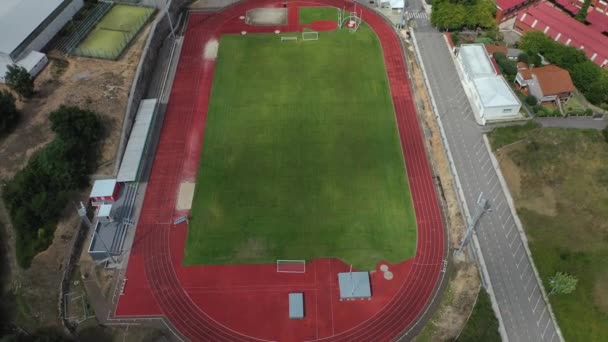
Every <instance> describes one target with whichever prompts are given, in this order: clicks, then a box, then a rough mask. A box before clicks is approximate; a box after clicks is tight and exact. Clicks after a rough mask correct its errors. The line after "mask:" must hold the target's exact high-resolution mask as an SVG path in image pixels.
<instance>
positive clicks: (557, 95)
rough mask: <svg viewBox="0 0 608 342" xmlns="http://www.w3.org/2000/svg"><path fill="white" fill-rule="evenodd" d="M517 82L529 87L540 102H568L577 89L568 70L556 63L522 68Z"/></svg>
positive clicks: (520, 85)
mask: <svg viewBox="0 0 608 342" xmlns="http://www.w3.org/2000/svg"><path fill="white" fill-rule="evenodd" d="M515 83H516V84H517V85H518V86H519V87H520V88H527V89H528V91H529V93H530V94H532V95H534V96H535V97H536V98H537V99H538V100H539V102H540V103H543V102H544V103H547V102H553V101H558V100H559V101H561V102H566V101H568V99H569V98H570V96H571V95H572V93H573V92H574V91H575V90H576V88H575V87H574V83H573V82H572V78H570V74H569V73H568V71H566V70H564V69H562V68H560V67H558V66H555V65H547V66H544V67H540V68H534V69H526V70H520V71H518V72H517V76H516V77H515Z"/></svg>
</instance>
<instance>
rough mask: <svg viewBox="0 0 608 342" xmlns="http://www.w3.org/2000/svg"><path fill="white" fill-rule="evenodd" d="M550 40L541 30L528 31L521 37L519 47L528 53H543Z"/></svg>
mask: <svg viewBox="0 0 608 342" xmlns="http://www.w3.org/2000/svg"><path fill="white" fill-rule="evenodd" d="M552 42H553V41H552V40H551V38H549V36H547V35H545V34H544V33H543V32H542V31H529V32H527V33H526V34H524V35H523V37H521V40H520V41H519V47H520V48H521V49H522V50H524V51H526V53H528V54H529V55H532V54H538V53H540V54H543V53H544V52H545V51H546V49H547V46H549V45H550V44H551V43H552Z"/></svg>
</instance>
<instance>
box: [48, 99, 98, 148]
mask: <svg viewBox="0 0 608 342" xmlns="http://www.w3.org/2000/svg"><path fill="white" fill-rule="evenodd" d="M49 119H50V120H51V129H52V130H53V131H54V132H55V133H57V135H59V137H60V138H61V139H62V140H64V141H69V142H71V141H74V140H81V139H85V140H90V141H97V140H98V139H99V138H101V134H102V128H103V127H102V126H101V122H100V120H99V118H98V117H97V115H96V114H95V113H94V112H92V111H90V110H85V109H80V108H78V107H73V106H61V107H59V109H57V110H55V111H53V112H52V113H51V114H50V115H49Z"/></svg>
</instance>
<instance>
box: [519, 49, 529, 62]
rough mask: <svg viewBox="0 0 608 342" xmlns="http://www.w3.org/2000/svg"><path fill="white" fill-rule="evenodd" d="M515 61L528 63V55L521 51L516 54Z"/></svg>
mask: <svg viewBox="0 0 608 342" xmlns="http://www.w3.org/2000/svg"><path fill="white" fill-rule="evenodd" d="M517 61H518V62H522V63H526V64H530V57H529V56H528V54H526V53H525V52H522V53H520V54H519V55H518V56H517Z"/></svg>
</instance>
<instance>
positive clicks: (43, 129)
mask: <svg viewBox="0 0 608 342" xmlns="http://www.w3.org/2000/svg"><path fill="white" fill-rule="evenodd" d="M148 33H149V26H148V27H146V28H145V29H144V30H143V31H142V33H141V34H140V35H139V36H138V38H137V40H136V41H134V43H133V45H132V46H131V47H130V48H129V50H128V51H126V53H125V54H124V55H123V57H122V58H121V59H119V60H118V61H105V60H96V59H87V58H80V57H65V56H63V55H60V54H58V53H56V52H53V51H51V52H50V53H49V57H50V60H51V61H50V65H49V66H47V67H46V68H45V69H44V70H43V71H42V72H41V73H40V74H39V75H38V77H37V78H36V80H35V87H36V94H35V96H34V97H33V98H32V99H30V100H27V101H18V103H17V106H18V108H19V109H20V110H21V112H22V120H21V122H20V123H19V124H18V126H17V127H16V129H15V131H14V132H13V133H11V134H10V135H8V136H7V137H5V138H4V139H2V140H0V160H2V162H1V163H0V181H6V180H8V179H10V178H11V177H13V176H14V175H15V173H17V172H18V171H19V170H21V169H22V168H23V167H24V166H25V165H26V164H27V162H28V160H29V158H30V157H31V156H32V154H34V153H35V152H36V151H38V150H40V149H41V148H42V147H43V146H44V145H45V144H47V143H48V142H49V141H51V140H52V139H53V134H52V132H51V130H50V124H49V121H48V115H49V113H50V112H51V111H53V110H55V109H57V108H59V106H61V105H75V106H79V107H81V108H85V109H89V110H93V111H95V112H97V113H99V114H100V116H101V119H102V121H103V122H104V126H105V130H106V135H105V137H104V139H103V142H102V143H101V145H100V152H101V153H100V155H101V158H100V160H99V167H98V169H97V174H106V175H109V174H111V173H112V171H113V169H112V165H113V161H114V158H115V156H116V151H117V146H118V143H119V141H120V134H121V128H122V122H123V118H124V114H125V110H126V105H127V99H128V95H129V89H130V86H131V82H132V80H133V76H134V74H135V70H136V68H137V63H138V62H139V58H140V56H141V51H142V48H143V45H144V43H145V40H146V37H147V35H148ZM0 88H5V86H4V85H0ZM88 191H89V190H88V189H87V190H84V191H82V192H81V193H79V194H77V196H75V198H84V197H86V196H87V194H88ZM0 207H2V208H1V209H0V221H2V222H3V223H5V224H4V226H5V227H6V231H7V233H8V234H7V235H8V238H7V245H8V246H10V248H11V249H10V251H9V252H10V253H9V259H10V260H9V264H10V265H11V274H10V280H9V281H10V284H11V289H12V291H13V293H14V294H15V296H16V298H17V302H18V307H17V308H16V311H17V317H16V319H15V321H16V323H17V324H19V325H20V326H22V327H23V328H24V329H26V330H28V331H32V330H34V329H36V328H38V327H41V326H57V325H59V324H60V321H59V317H58V315H57V313H58V307H57V300H58V292H57V291H58V289H59V283H60V280H61V278H62V275H63V262H64V261H65V260H66V257H67V254H68V253H69V251H70V246H71V240H72V237H73V235H74V234H75V233H76V231H77V228H78V225H79V217H78V215H77V214H76V212H75V210H73V208H72V207H69V208H66V210H65V212H64V216H63V218H62V219H61V220H60V222H59V224H58V226H57V229H56V231H55V234H54V239H53V244H52V245H51V246H50V247H49V248H48V249H47V250H46V251H44V252H42V253H40V254H38V255H37V256H36V257H35V258H34V259H33V261H32V264H31V267H30V268H29V269H27V270H22V269H20V268H19V267H17V264H16V262H15V260H14V259H15V258H14V255H15V254H14V245H15V242H14V241H15V237H14V233H13V228H12V226H10V224H9V220H8V215H7V213H6V211H5V210H4V208H3V206H0Z"/></svg>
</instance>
